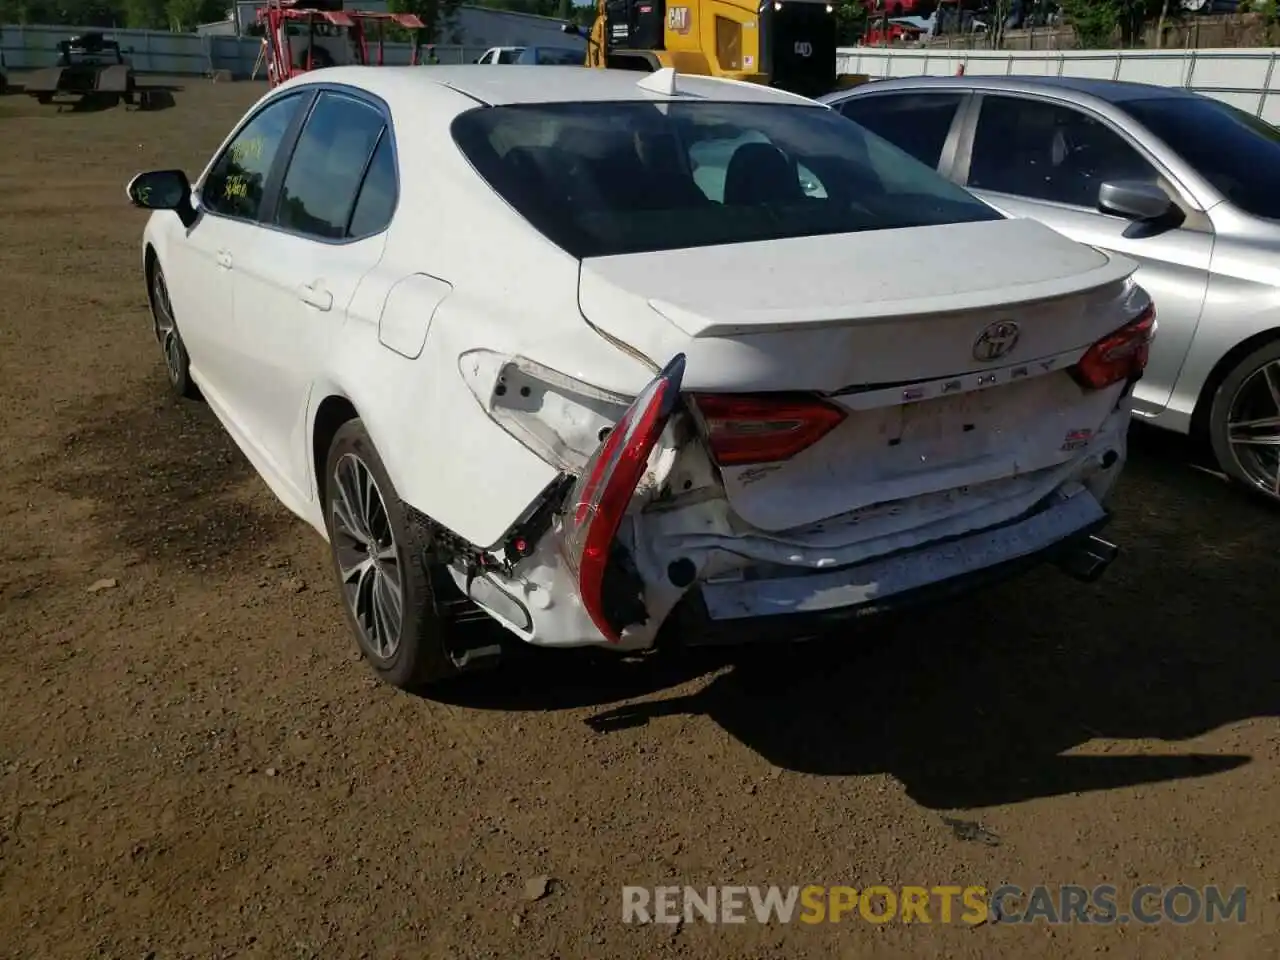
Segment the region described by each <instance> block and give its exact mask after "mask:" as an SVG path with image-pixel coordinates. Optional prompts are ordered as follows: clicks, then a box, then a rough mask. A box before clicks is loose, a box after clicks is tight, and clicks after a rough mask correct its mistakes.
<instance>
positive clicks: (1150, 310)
mask: <svg viewBox="0 0 1280 960" xmlns="http://www.w3.org/2000/svg"><path fill="white" fill-rule="evenodd" d="M1155 332H1156V308H1155V307H1154V306H1150V307H1147V309H1146V310H1144V311H1142V315H1141V316H1140V317H1138V319H1137V320H1134V321H1132V322H1131V323H1126V324H1125V325H1124V326H1123V327H1121V328H1120V329H1119V330H1117V331H1116V332H1115V333H1112V334H1108V335H1107V336H1105V337H1103V338H1102V339H1101V340H1099V341H1098V342H1097V343H1095V344H1094V345H1093V346H1092V347H1090V348H1089V349H1088V350H1087V351H1085V355H1084V356H1083V357H1081V358H1080V361H1079V362H1078V363H1077V364H1076V365H1075V367H1073V368H1072V372H1073V373H1074V374H1075V377H1076V380H1077V381H1078V382H1079V383H1080V385H1081V386H1082V387H1087V388H1089V389H1090V390H1101V389H1102V388H1103V387H1109V386H1111V385H1112V384H1114V383H1119V382H1120V381H1121V380H1128V379H1129V378H1130V377H1136V376H1138V375H1139V374H1141V373H1142V371H1143V370H1145V369H1146V367H1147V357H1148V356H1149V355H1150V353H1151V340H1152V338H1153V337H1154V336H1155Z"/></svg>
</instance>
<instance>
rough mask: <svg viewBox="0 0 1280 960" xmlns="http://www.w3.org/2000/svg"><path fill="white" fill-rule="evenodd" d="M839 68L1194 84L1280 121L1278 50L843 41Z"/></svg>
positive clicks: (883, 74) (878, 75)
mask: <svg viewBox="0 0 1280 960" xmlns="http://www.w3.org/2000/svg"><path fill="white" fill-rule="evenodd" d="M836 59H837V66H838V69H839V71H840V72H841V73H865V74H867V75H868V76H870V77H873V78H875V79H883V78H888V77H918V76H954V75H955V74H956V73H958V72H959V71H960V68H961V67H963V68H964V72H965V74H966V75H969V76H993V75H994V76H1024V77H1043V76H1049V77H1054V76H1066V77H1081V78H1089V79H1099V80H1129V81H1132V82H1135V83H1152V84H1156V85H1157V86H1164V87H1189V88H1190V89H1192V90H1195V91H1197V92H1198V93H1203V94H1205V95H1206V96H1210V97H1214V98H1216V99H1218V100H1222V101H1225V102H1226V103H1230V104H1232V105H1233V106H1236V107H1239V108H1240V109H1242V110H1246V111H1248V112H1249V113H1252V114H1254V115H1255V116H1259V117H1261V118H1262V119H1264V120H1266V121H1268V122H1269V123H1274V124H1277V125H1280V70H1278V69H1277V68H1276V64H1277V61H1278V60H1280V49H1271V48H1267V49H1254V50H1243V49H1236V48H1225V49H1206V50H1061V51H1059V50H948V49H939V48H933V49H929V48H921V47H915V48H903V47H845V48H842V49H841V50H840V51H839V52H838V53H837V58H836Z"/></svg>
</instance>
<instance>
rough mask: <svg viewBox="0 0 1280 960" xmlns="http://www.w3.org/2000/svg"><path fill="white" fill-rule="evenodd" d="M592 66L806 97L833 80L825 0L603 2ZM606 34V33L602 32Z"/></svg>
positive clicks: (831, 31)
mask: <svg viewBox="0 0 1280 960" xmlns="http://www.w3.org/2000/svg"><path fill="white" fill-rule="evenodd" d="M597 10H598V16H597V20H596V26H595V28H594V29H593V30H592V36H591V42H592V43H591V45H592V46H593V47H595V46H602V47H603V52H604V56H603V57H602V56H600V53H599V52H598V51H597V50H596V49H592V50H589V51H588V64H589V65H590V66H606V65H607V66H609V67H612V68H624V69H636V70H659V69H661V68H663V67H675V68H676V70H678V71H679V72H681V73H691V74H704V75H707V74H709V75H711V76H723V77H731V78H733V79H735V80H749V81H753V82H756V83H764V84H768V85H770V86H774V87H778V88H780V89H783V90H789V91H791V92H793V93H798V94H801V95H802V96H807V97H817V96H821V95H822V94H824V93H829V92H830V91H831V90H832V89H834V88H835V86H836V20H835V12H834V9H833V8H832V5H831V4H830V3H828V2H827V0H763V2H761V0H674V2H669V0H601V2H600V4H599V6H598V8H597ZM602 34H603V36H602Z"/></svg>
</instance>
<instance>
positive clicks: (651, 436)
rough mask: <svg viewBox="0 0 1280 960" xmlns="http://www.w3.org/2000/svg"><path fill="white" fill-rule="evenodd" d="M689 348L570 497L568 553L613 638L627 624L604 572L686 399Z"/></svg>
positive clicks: (582, 592)
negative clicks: (656, 450) (614, 612)
mask: <svg viewBox="0 0 1280 960" xmlns="http://www.w3.org/2000/svg"><path fill="white" fill-rule="evenodd" d="M683 378H684V354H679V355H678V356H676V358H675V359H674V360H672V361H671V362H670V363H669V364H667V366H666V368H665V369H664V370H663V371H662V373H660V374H658V376H657V377H655V378H654V379H653V380H651V381H650V382H649V385H648V386H647V387H645V388H644V390H642V391H641V392H640V395H639V396H638V397H636V399H635V401H634V402H633V403H632V404H631V406H630V407H628V408H627V412H626V413H624V414H623V415H622V417H621V419H619V420H618V422H617V423H616V424H615V425H614V427H613V430H612V431H610V433H609V436H607V437H605V439H604V442H603V443H601V444H600V446H599V447H597V448H596V452H595V453H593V454H592V455H591V459H590V460H588V461H587V465H586V467H585V468H583V471H582V474H581V475H580V476H579V477H578V480H577V482H576V483H575V484H574V486H573V489H572V490H571V491H570V493H569V498H568V500H567V501H566V503H565V506H566V509H565V514H564V530H563V534H562V536H563V543H564V553H565V558H566V559H567V560H568V561H569V565H570V566H571V567H572V568H573V570H574V572H575V574H577V577H578V593H579V596H581V598H582V605H583V607H584V608H585V609H586V611H587V614H588V616H590V617H591V622H592V623H594V624H595V625H596V628H597V629H598V630H599V631H600V632H601V633H602V634H604V636H605V639H607V640H608V641H609V642H611V643H617V642H618V639H619V636H620V633H621V628H620V627H618V626H615V625H614V624H611V623H610V622H609V618H608V616H607V615H606V611H605V608H604V577H605V570H606V569H607V568H608V566H609V554H610V551H611V549H612V547H613V539H614V537H615V536H617V533H618V527H619V526H620V525H621V523H622V518H623V516H625V515H626V512H627V508H628V507H629V506H630V505H631V496H632V494H633V493H635V489H636V486H637V485H638V484H639V483H640V478H641V477H643V476H644V471H645V467H646V465H647V464H648V462H649V454H650V453H652V452H653V447H654V444H656V443H657V442H658V437H659V436H661V434H662V431H663V428H664V427H665V426H666V424H667V420H668V419H670V417H671V414H672V412H673V411H674V410H675V408H676V404H677V403H678V402H679V399H680V383H681V381H682V379H683Z"/></svg>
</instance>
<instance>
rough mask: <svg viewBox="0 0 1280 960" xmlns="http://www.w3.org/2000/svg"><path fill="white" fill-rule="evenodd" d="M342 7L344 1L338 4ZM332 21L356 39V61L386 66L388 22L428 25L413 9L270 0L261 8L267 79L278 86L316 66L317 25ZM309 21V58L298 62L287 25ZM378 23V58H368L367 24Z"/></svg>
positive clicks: (413, 59)
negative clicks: (332, 6)
mask: <svg viewBox="0 0 1280 960" xmlns="http://www.w3.org/2000/svg"><path fill="white" fill-rule="evenodd" d="M335 6H336V7H340V6H341V4H336V5H335ZM321 21H323V22H325V23H331V24H333V25H334V26H337V27H343V28H345V29H346V31H347V32H348V34H350V36H351V39H352V40H354V41H355V52H356V63H358V64H361V65H363V66H376V67H381V66H383V38H384V35H385V33H386V26H387V24H388V23H391V24H395V25H396V26H399V27H404V28H405V29H406V30H415V31H416V30H421V29H423V27H424V26H425V24H424V23H423V22H422V20H421V19H420V18H419V17H418V16H417V15H416V14H412V13H374V12H372V11H368V10H342V9H323V8H321V7H315V6H306V5H304V4H302V3H300V2H299V0H270V2H269V3H268V4H267V6H266V7H263V8H261V9H260V10H259V11H258V22H260V23H261V24H262V25H263V27H264V31H265V36H264V38H263V42H264V43H265V44H266V59H267V82H268V84H269V85H270V86H272V87H275V86H279V85H280V84H282V83H284V82H285V81H286V80H289V79H290V78H292V77H296V76H298V75H299V74H302V73H307V72H308V71H310V70H312V69H314V65H313V62H312V58H313V57H314V51H315V49H316V47H315V25H316V23H318V22H321ZM291 22H292V23H305V24H306V25H307V55H306V62H305V63H304V64H301V65H295V64H294V62H293V47H292V45H291V44H290V43H289V35H288V25H289V24H290V23H291ZM373 24H376V25H377V31H376V39H377V59H376V60H375V61H372V62H371V61H370V59H369V36H368V33H369V32H368V31H367V30H366V29H365V27H366V25H373ZM419 47H420V44H419V43H418V42H417V41H416V39H415V42H414V44H413V53H412V55H411V57H410V60H409V62H410V63H411V64H413V65H415V66H416V65H417V63H418V49H419Z"/></svg>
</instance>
